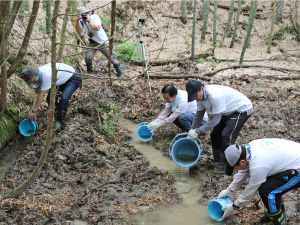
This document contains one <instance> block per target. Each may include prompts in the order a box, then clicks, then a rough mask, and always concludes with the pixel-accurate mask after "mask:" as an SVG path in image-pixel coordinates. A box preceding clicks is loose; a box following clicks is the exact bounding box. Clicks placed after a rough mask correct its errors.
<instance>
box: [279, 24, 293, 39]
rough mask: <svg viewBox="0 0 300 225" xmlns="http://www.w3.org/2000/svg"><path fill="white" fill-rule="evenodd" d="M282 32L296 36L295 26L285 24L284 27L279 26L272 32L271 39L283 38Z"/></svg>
mask: <svg viewBox="0 0 300 225" xmlns="http://www.w3.org/2000/svg"><path fill="white" fill-rule="evenodd" d="M284 34H291V35H294V36H296V35H297V32H296V31H295V28H294V27H293V26H286V27H284V28H281V29H280V30H278V31H277V32H276V33H275V34H274V36H273V40H284Z"/></svg>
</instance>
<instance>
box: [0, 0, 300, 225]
mask: <svg viewBox="0 0 300 225" xmlns="http://www.w3.org/2000/svg"><path fill="white" fill-rule="evenodd" d="M132 2H133V3H135V2H136V1H132ZM263 4H266V5H267V6H268V7H270V6H269V5H268V2H267V1H266V2H264V3H263ZM134 7H137V8H138V10H139V12H138V15H136V16H135V18H134V19H135V21H132V22H131V23H129V27H130V29H128V30H127V31H128V32H127V33H123V35H126V36H128V37H129V36H130V35H131V34H132V33H133V32H135V31H136V29H137V25H136V24H137V23H136V21H137V19H138V18H140V17H143V16H145V18H147V20H146V29H147V32H146V33H145V43H146V53H147V56H148V57H149V58H148V59H149V61H151V60H156V59H168V58H175V57H182V58H184V57H185V56H186V55H188V54H189V53H190V51H189V50H190V43H189V42H190V40H191V39H190V33H191V30H192V29H191V20H189V21H188V24H186V25H183V24H182V23H181V21H180V19H173V18H168V17H163V15H164V14H166V13H169V14H171V13H174V14H176V15H179V13H180V2H179V1H169V2H168V1H161V2H160V1H144V4H143V5H141V6H137V5H135V4H131V5H130V4H126V3H122V4H120V5H119V12H118V13H119V15H121V16H122V15H123V16H124V19H126V17H128V16H129V15H130V12H132V11H133V8H134ZM198 7H199V6H198ZM212 9H213V8H212V6H211V10H212ZM126 10H127V11H126ZM286 10H288V9H286ZM107 11H109V8H107ZM218 13H220V14H218V19H219V21H218V22H219V23H218V30H224V27H225V25H226V21H227V20H224V19H223V17H224V18H227V13H228V11H227V10H224V9H218ZM266 13H270V11H267V12H266ZM267 15H269V14H267ZM284 15H286V14H284ZM210 16H212V15H210ZM247 18H248V17H247V16H242V17H241V22H240V23H241V27H240V30H241V31H240V34H239V36H238V40H237V45H236V46H235V47H234V49H230V48H227V47H223V48H217V49H216V50H215V55H216V57H219V58H238V57H239V54H240V51H241V46H242V44H243V40H244V39H243V35H244V34H245V33H246V31H245V28H246V25H247V21H248V19H247ZM268 18H270V17H268ZM200 23H201V22H199V25H197V26H198V27H197V33H198V34H199V35H198V36H199V37H200V27H201V25H200ZM269 23H270V22H269V19H268V20H267V19H262V20H258V21H257V22H256V27H255V29H254V30H253V38H252V39H251V41H252V46H251V48H250V49H247V52H246V55H245V57H246V58H270V57H272V56H278V55H281V52H280V50H279V46H273V51H272V54H271V55H268V54H267V53H266V50H265V49H266V45H265V38H266V36H267V33H268V32H269V31H268V30H267V29H268V27H269ZM289 23H290V22H289V18H288V15H286V16H285V17H284V22H283V23H282V24H277V25H276V29H277V30H278V29H279V28H280V27H282V26H284V25H287V24H289ZM208 27H210V28H211V27H212V19H210V20H209V25H208ZM211 31H212V29H209V30H208V39H207V41H206V42H207V43H206V44H203V45H197V47H196V53H197V54H198V53H201V52H205V51H206V50H207V49H209V48H211V43H212V41H211V40H212V39H211V36H212V35H211V34H212V32H211ZM178 34H181V36H180V37H179V35H178ZM166 36H167V38H166V39H165V38H164V37H166ZM220 36H221V35H220V34H219V37H218V38H219V39H220ZM199 37H197V40H196V42H197V43H200V39H199ZM134 40H135V41H138V40H139V37H135V39H134ZM117 41H118V40H116V42H117ZM225 41H226V42H225V43H226V45H228V43H227V42H230V40H227V39H225ZM162 43H164V46H163V47H164V50H163V51H162V52H161V54H159V55H158V56H157V54H156V53H157V49H159V48H161V47H162ZM280 45H281V47H285V48H286V49H297V48H298V47H299V46H298V44H297V42H296V41H295V40H294V38H293V37H292V36H291V35H290V36H289V35H287V36H286V38H285V39H284V40H283V41H282V42H281V43H280ZM97 54H98V55H100V53H97ZM99 57H100V56H99ZM98 60H99V62H98V63H97V65H98V66H99V71H98V76H99V77H104V76H106V75H107V71H108V70H107V66H106V61H105V60H103V58H102V59H101V58H100V59H98ZM235 64H236V63H234V62H216V61H214V60H212V59H210V60H209V59H207V60H206V61H205V62H203V63H197V62H192V61H190V60H182V61H180V62H179V63H178V64H172V65H171V64H170V65H166V66H160V67H152V68H151V70H150V74H170V75H172V74H180V76H181V77H182V78H184V77H188V76H189V75H195V74H198V75H199V79H200V80H202V81H203V82H204V83H206V84H210V83H213V84H222V85H228V86H231V87H233V88H235V89H237V90H239V91H241V92H242V93H244V94H245V95H246V96H248V97H249V98H250V99H251V101H252V102H253V106H254V113H253V115H252V116H251V117H250V119H249V120H248V122H247V123H246V125H245V126H244V128H243V129H242V131H241V133H240V135H239V137H238V140H237V141H236V143H239V144H244V143H247V142H249V141H251V140H254V139H258V138H263V137H276V138H285V139H289V140H293V141H297V142H300V135H299V128H300V123H299V119H300V108H299V105H300V98H299V95H300V88H299V81H298V80H295V81H293V80H279V79H266V78H264V77H263V76H264V75H274V76H275V75H276V76H282V77H283V76H289V75H294V74H293V73H286V72H282V71H275V70H266V69H254V68H253V69H251V68H250V69H249V68H248V69H239V70H225V71H223V72H220V73H218V74H216V75H215V76H212V77H203V78H202V77H201V73H203V72H209V71H212V70H214V69H218V68H222V67H226V66H230V65H235ZM247 64H249V65H253V64H257V65H268V66H278V67H285V68H290V69H291V68H296V69H298V68H299V58H297V57H283V58H280V60H278V61H261V62H249V63H247ZM82 67H83V68H84V65H82ZM123 69H124V72H125V74H124V80H123V81H114V82H113V85H112V86H110V85H109V84H108V82H104V81H102V80H98V79H91V78H87V79H84V84H83V88H82V90H80V91H78V92H76V94H75V95H74V96H73V97H72V100H71V102H70V108H69V112H68V115H67V120H66V122H65V126H64V128H63V129H61V130H55V131H54V135H53V141H52V144H51V147H50V150H49V154H48V157H47V161H46V163H45V165H44V166H43V169H42V171H41V173H40V175H39V177H38V178H37V180H36V181H35V182H34V183H33V184H32V185H31V187H30V188H29V189H28V190H27V191H26V192H24V193H23V194H22V195H21V196H20V197H19V198H16V199H5V200H3V201H2V202H1V208H0V222H1V223H0V224H72V223H73V221H75V220H81V221H85V222H86V223H87V224H130V222H129V220H128V216H129V215H130V214H132V213H135V212H138V211H140V210H142V209H143V210H144V209H145V208H149V209H151V208H155V207H157V206H159V205H165V204H172V203H175V202H180V197H179V195H178V193H177V191H176V189H175V188H174V186H173V185H174V182H175V180H174V178H173V177H172V176H171V175H169V174H168V172H162V171H160V170H158V169H157V168H151V167H149V161H147V160H146V159H145V158H144V157H143V155H142V154H141V153H139V151H138V149H134V148H133V147H132V146H131V145H129V144H128V141H129V140H130V138H131V137H130V135H131V134H129V133H128V131H127V130H125V129H124V128H122V127H119V126H118V125H119V122H118V121H120V117H123V118H126V119H129V120H131V121H133V122H135V123H136V124H138V123H140V122H144V121H152V120H153V119H155V118H156V116H157V115H158V114H159V113H160V112H161V111H162V109H163V107H164V102H163V98H162V96H161V93H160V91H161V88H162V87H163V86H164V85H165V84H167V83H170V84H174V85H175V86H176V87H177V88H178V89H182V90H185V83H186V82H187V79H174V80H172V79H161V80H156V79H152V80H151V87H152V93H149V87H148V82H147V79H146V78H142V77H141V76H140V77H138V78H134V79H132V80H126V78H133V77H135V76H137V75H139V74H141V72H142V70H143V68H141V67H135V66H130V68H129V69H127V70H126V69H125V66H124V65H123ZM258 76H260V78H257V77H258ZM38 123H39V130H38V132H37V133H36V134H35V135H34V136H33V137H32V138H31V140H30V141H29V143H24V144H23V151H22V154H20V156H19V157H18V159H17V160H16V161H15V162H14V163H13V165H12V167H11V168H10V169H9V170H8V172H7V174H6V176H5V179H4V180H3V181H2V185H1V187H0V192H1V193H3V192H6V191H8V190H11V189H13V188H15V187H16V186H18V185H19V184H21V183H22V182H23V181H25V180H26V178H27V177H28V176H29V174H30V173H31V172H32V170H33V169H34V167H35V166H36V164H37V161H38V159H39V157H40V154H41V152H42V149H43V145H44V140H45V136H46V134H45V132H46V127H47V124H46V123H47V112H46V110H42V111H41V112H40V113H39V118H38ZM112 132H113V135H111V134H112ZM178 133H181V131H180V130H179V129H178V128H177V127H176V126H175V125H173V124H171V125H169V126H166V127H163V128H160V129H159V130H158V131H157V132H155V135H154V137H153V140H152V143H153V145H154V146H155V147H156V148H157V149H158V150H160V151H162V152H163V153H164V155H165V157H169V156H168V147H169V144H170V141H171V140H172V139H173V137H174V136H175V135H176V134H178ZM21 138H23V137H20V136H16V139H15V140H14V141H13V142H11V143H9V144H8V145H7V146H6V148H7V149H9V150H10V151H12V152H13V151H15V150H16V148H17V147H16V144H15V143H16V142H19V140H20V139H21ZM201 141H202V143H203V145H204V151H203V153H202V155H201V157H200V160H199V162H198V163H197V164H196V165H195V166H194V167H192V168H191V169H190V173H193V174H197V175H198V176H199V177H200V176H201V177H202V180H201V185H200V188H199V190H198V191H199V193H200V192H201V193H202V194H203V197H202V198H200V197H199V204H207V203H208V202H209V200H211V199H213V198H214V197H215V196H217V195H218V193H219V192H220V191H221V190H223V189H225V188H226V187H227V186H228V185H229V183H230V182H231V178H230V177H224V175H223V173H222V171H221V167H220V165H219V164H216V163H214V162H213V161H212V154H211V147H210V140H209V134H207V135H206V136H202V137H201ZM237 194H238V192H237V193H235V194H234V195H233V197H232V199H235V198H236V196H237ZM299 197H300V195H299V190H296V191H291V192H289V193H287V194H286V195H285V196H284V199H285V202H286V208H287V213H288V216H289V224H299V223H300V214H299V211H300V204H299ZM258 200H259V198H258V196H257V197H256V199H254V200H253V202H252V203H251V204H249V205H248V206H247V207H246V208H245V209H244V210H241V211H238V212H237V215H236V216H235V217H234V223H233V224H251V225H252V224H259V218H260V217H261V216H262V215H263V213H264V207H263V205H262V203H261V201H258ZM199 224H201V222H199Z"/></svg>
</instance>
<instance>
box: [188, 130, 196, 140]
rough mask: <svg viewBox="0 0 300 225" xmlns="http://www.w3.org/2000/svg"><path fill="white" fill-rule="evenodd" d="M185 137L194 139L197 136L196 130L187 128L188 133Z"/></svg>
mask: <svg viewBox="0 0 300 225" xmlns="http://www.w3.org/2000/svg"><path fill="white" fill-rule="evenodd" d="M187 137H188V138H192V139H196V138H197V137H198V134H197V132H196V130H195V129H193V130H189V133H188V136H187Z"/></svg>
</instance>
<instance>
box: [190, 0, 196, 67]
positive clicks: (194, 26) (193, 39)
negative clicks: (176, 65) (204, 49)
mask: <svg viewBox="0 0 300 225" xmlns="http://www.w3.org/2000/svg"><path fill="white" fill-rule="evenodd" d="M196 12H197V0H194V11H193V30H192V52H191V60H192V61H194V60H195V38H196V37H195V32H196V17H197V13H196Z"/></svg>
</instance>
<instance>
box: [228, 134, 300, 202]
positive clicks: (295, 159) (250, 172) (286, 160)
mask: <svg viewBox="0 0 300 225" xmlns="http://www.w3.org/2000/svg"><path fill="white" fill-rule="evenodd" d="M249 145H250V148H249V149H250V151H249V152H250V154H248V156H249V157H250V158H249V159H248V167H247V168H246V169H245V170H239V171H238V172H237V173H236V174H235V175H234V177H233V181H232V183H231V184H230V185H229V187H228V189H229V190H230V191H232V192H234V191H236V190H237V189H238V188H239V187H240V186H241V185H242V184H243V183H244V181H245V180H246V179H247V178H249V183H248V185H247V187H246V188H245V190H244V191H243V192H242V193H241V194H240V195H239V196H238V199H237V200H236V201H235V202H234V204H235V205H237V206H239V207H243V206H245V205H247V204H248V203H249V202H250V201H251V200H252V199H253V197H254V196H255V194H256V192H257V190H258V188H259V187H260V185H261V184H262V183H264V182H265V181H266V179H267V177H269V176H272V175H274V174H277V173H280V172H283V171H286V170H291V169H294V170H296V171H298V172H300V144H299V143H296V142H293V141H289V140H284V139H276V138H269V139H268V138H266V139H258V140H254V141H252V142H250V143H249Z"/></svg>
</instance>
